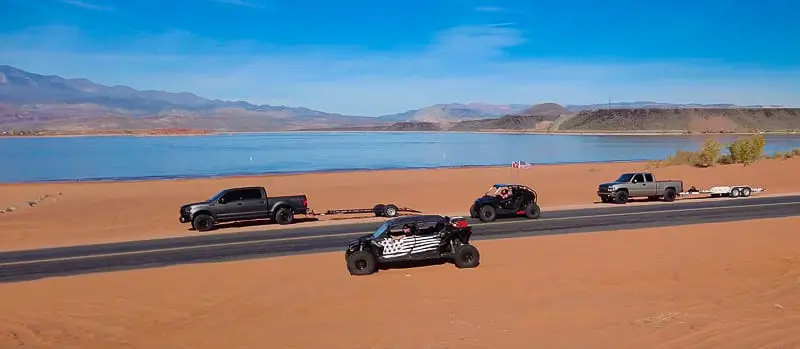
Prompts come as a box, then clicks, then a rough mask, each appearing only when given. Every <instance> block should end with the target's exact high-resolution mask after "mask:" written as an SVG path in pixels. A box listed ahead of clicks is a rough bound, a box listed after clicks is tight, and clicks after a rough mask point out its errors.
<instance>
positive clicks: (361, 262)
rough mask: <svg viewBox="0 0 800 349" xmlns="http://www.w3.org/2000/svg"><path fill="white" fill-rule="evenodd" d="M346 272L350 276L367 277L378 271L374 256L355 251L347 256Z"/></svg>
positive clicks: (365, 252)
mask: <svg viewBox="0 0 800 349" xmlns="http://www.w3.org/2000/svg"><path fill="white" fill-rule="evenodd" d="M345 260H346V262H347V271H348V272H350V275H359V276H361V275H369V274H372V273H374V272H376V271H377V270H378V265H377V262H376V261H375V256H373V255H372V253H369V252H367V251H356V252H353V253H352V254H350V255H349V256H347V258H346V259H345Z"/></svg>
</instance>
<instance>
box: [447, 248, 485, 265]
mask: <svg viewBox="0 0 800 349" xmlns="http://www.w3.org/2000/svg"><path fill="white" fill-rule="evenodd" d="M453 264H455V265H456V267H457V268H462V269H463V268H475V267H477V266H478V265H479V264H481V254H480V253H479V252H478V249H477V248H475V246H472V245H460V246H458V247H456V250H455V252H454V253H453Z"/></svg>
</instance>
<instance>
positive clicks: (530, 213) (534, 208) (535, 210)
mask: <svg viewBox="0 0 800 349" xmlns="http://www.w3.org/2000/svg"><path fill="white" fill-rule="evenodd" d="M541 215H542V209H541V208H539V205H537V204H536V203H535V202H531V203H530V204H528V206H526V207H525V217H528V219H537V218H539V216H541Z"/></svg>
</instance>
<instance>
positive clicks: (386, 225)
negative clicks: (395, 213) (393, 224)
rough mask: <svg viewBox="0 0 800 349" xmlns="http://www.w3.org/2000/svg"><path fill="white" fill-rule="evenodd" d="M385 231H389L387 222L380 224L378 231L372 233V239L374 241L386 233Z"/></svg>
mask: <svg viewBox="0 0 800 349" xmlns="http://www.w3.org/2000/svg"><path fill="white" fill-rule="evenodd" d="M386 229H389V222H386V223H383V224H381V226H380V227H378V229H376V230H375V232H374V233H372V238H373V239H375V238H377V237H379V236H381V235H383V233H384V232H386Z"/></svg>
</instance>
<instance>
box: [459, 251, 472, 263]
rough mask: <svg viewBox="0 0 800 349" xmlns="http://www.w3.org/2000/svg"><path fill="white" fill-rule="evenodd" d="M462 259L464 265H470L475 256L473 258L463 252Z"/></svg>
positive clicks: (468, 253) (469, 253)
mask: <svg viewBox="0 0 800 349" xmlns="http://www.w3.org/2000/svg"><path fill="white" fill-rule="evenodd" d="M462 258H463V259H464V262H466V263H472V261H473V260H475V256H473V255H472V253H471V252H464V254H463V255H462Z"/></svg>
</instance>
